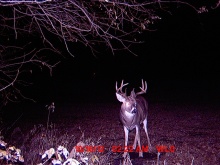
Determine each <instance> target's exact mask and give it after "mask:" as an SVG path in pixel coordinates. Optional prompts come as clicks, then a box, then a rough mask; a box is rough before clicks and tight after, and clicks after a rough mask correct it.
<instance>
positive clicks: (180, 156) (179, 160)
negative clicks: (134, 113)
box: [7, 103, 220, 165]
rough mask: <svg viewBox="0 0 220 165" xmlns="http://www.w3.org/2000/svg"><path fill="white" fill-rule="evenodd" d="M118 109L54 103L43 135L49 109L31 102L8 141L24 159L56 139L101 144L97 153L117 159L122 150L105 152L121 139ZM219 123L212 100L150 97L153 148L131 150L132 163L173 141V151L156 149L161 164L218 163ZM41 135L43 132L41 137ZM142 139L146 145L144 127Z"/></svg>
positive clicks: (151, 159)
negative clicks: (169, 100)
mask: <svg viewBox="0 0 220 165" xmlns="http://www.w3.org/2000/svg"><path fill="white" fill-rule="evenodd" d="M29 108H30V107H29ZM119 109H120V104H119V103H116V104H115V103H88V104H82V103H81V104H65V105H62V104H57V105H56V110H55V112H54V113H52V114H51V116H50V117H51V118H50V121H51V122H52V123H53V124H52V127H51V128H50V130H51V131H50V132H48V134H50V136H49V135H41V134H43V133H45V134H46V131H45V129H42V128H43V126H40V125H44V127H46V122H47V111H46V110H45V109H44V107H43V106H42V107H35V109H34V110H33V109H32V110H30V111H26V112H25V113H24V114H23V116H22V117H21V119H19V120H18V121H17V122H16V124H15V125H14V126H13V129H14V131H12V128H11V130H10V131H8V132H12V133H8V135H7V137H8V139H10V140H9V142H10V143H11V144H15V145H16V146H17V147H20V148H21V149H22V151H23V153H24V158H25V160H26V164H36V163H40V162H39V161H40V159H39V158H40V156H39V152H43V151H42V150H45V149H49V148H50V147H57V146H58V145H65V146H66V147H67V149H68V150H71V148H72V147H73V146H75V145H76V143H77V142H79V141H80V140H81V141H87V142H88V141H89V142H90V143H92V142H93V143H94V144H95V145H102V146H104V148H105V152H104V153H97V154H98V156H100V159H101V157H102V156H103V155H106V154H108V157H105V159H106V161H105V163H110V164H119V163H120V160H121V159H120V156H121V155H120V153H113V152H109V151H111V147H112V146H123V144H124V132H123V127H122V124H121V123H120V121H119ZM219 123H220V111H219V105H216V104H215V105H212V104H203V105H202V104H199V105H193V104H189V103H186V104H181V103H178V104H168V103H152V104H150V105H149V116H148V130H149V135H150V139H151V143H152V146H153V147H154V148H155V150H154V154H147V153H145V154H144V158H137V156H138V154H135V153H132V154H131V159H132V161H133V164H134V165H135V164H156V160H157V159H156V154H155V153H156V146H158V145H164V146H168V147H169V146H172V145H174V146H175V151H174V152H166V153H162V154H161V155H160V159H159V160H160V162H159V163H160V164H164V163H165V164H167V165H170V164H177V165H187V164H191V163H192V164H195V165H201V164H203V165H210V164H212V165H217V164H219V163H220V152H219V151H220V130H219ZM34 125H35V127H34ZM134 132H135V131H132V132H131V133H130V136H129V144H132V142H133V140H134V135H135V134H134ZM40 136H44V137H42V138H40V139H41V140H39V137H40ZM43 141H44V142H43ZM141 142H142V145H147V139H146V136H145V134H144V131H143V129H141ZM61 143H62V144H61ZM56 145H57V146H56ZM39 150H41V151H39ZM35 161H36V162H35Z"/></svg>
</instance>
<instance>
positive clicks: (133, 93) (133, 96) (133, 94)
mask: <svg viewBox="0 0 220 165" xmlns="http://www.w3.org/2000/svg"><path fill="white" fill-rule="evenodd" d="M130 97H132V98H135V97H136V94H135V92H134V89H133V90H132V91H131V94H130Z"/></svg>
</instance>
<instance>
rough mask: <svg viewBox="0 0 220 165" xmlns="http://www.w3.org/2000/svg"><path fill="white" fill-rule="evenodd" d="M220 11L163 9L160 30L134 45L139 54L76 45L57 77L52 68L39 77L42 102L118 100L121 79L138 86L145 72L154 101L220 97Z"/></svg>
mask: <svg viewBox="0 0 220 165" xmlns="http://www.w3.org/2000/svg"><path fill="white" fill-rule="evenodd" d="M218 13H219V11H217V10H215V11H210V12H209V13H204V14H200V15H197V14H196V13H195V12H194V11H191V10H188V9H187V10H185V9H177V10H176V11H173V12H172V15H169V14H167V13H163V15H162V20H161V21H160V22H159V23H158V24H156V25H155V27H157V30H156V31H155V32H146V33H143V34H142V35H141V36H140V37H141V38H143V39H144V40H145V43H144V44H141V45H135V46H133V50H134V51H135V52H136V53H137V54H138V56H134V55H132V54H129V53H128V52H126V51H120V52H116V54H115V55H112V54H111V53H110V51H108V50H106V51H104V50H103V51H102V52H103V53H102V54H98V55H97V57H94V56H93V55H92V53H91V52H89V50H87V49H86V48H85V47H83V46H77V48H76V49H74V54H75V58H71V57H69V58H67V60H65V61H63V62H62V63H61V64H60V65H59V66H58V67H57V68H55V70H54V74H53V76H52V77H50V76H49V74H47V73H40V74H39V75H36V76H35V77H34V80H33V81H34V92H33V97H34V98H36V100H38V101H43V102H50V101H52V100H55V102H56V101H57V102H63V101H67V102H75V101H76V102H77V101H82V102H83V101H94V100H95V101H98V102H102V101H108V100H111V101H116V100H115V94H114V92H115V81H116V80H117V81H120V80H121V79H125V81H126V82H130V84H131V88H132V87H133V86H134V87H136V88H137V87H138V86H139V85H140V82H141V78H144V79H145V80H147V82H148V97H149V99H151V100H152V101H155V102H157V101H164V100H165V101H170V102H175V101H179V100H181V101H199V102H205V101H207V100H208V101H218V98H219V96H220V94H219V92H220V90H219V89H220V85H219V84H220V83H219V82H220V81H219V80H218V79H219V78H218V77H219V73H220V65H219V64H220V60H219V59H218V57H219V55H220V50H219V48H220V22H219V20H218V19H219V17H218ZM35 79H36V81H35ZM128 89H129V88H128ZM38 96H40V97H38Z"/></svg>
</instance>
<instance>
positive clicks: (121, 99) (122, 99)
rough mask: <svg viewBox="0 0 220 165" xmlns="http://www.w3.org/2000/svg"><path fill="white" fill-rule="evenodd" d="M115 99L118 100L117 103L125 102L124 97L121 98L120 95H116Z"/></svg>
mask: <svg viewBox="0 0 220 165" xmlns="http://www.w3.org/2000/svg"><path fill="white" fill-rule="evenodd" d="M116 97H117V99H118V101H120V102H122V103H124V102H125V100H126V99H125V97H123V96H122V95H120V94H118V93H116Z"/></svg>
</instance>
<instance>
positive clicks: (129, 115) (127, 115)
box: [125, 111, 135, 118]
mask: <svg viewBox="0 0 220 165" xmlns="http://www.w3.org/2000/svg"><path fill="white" fill-rule="evenodd" d="M134 115H135V114H132V113H129V112H127V111H125V116H126V117H128V118H132V117H133V116H134Z"/></svg>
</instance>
